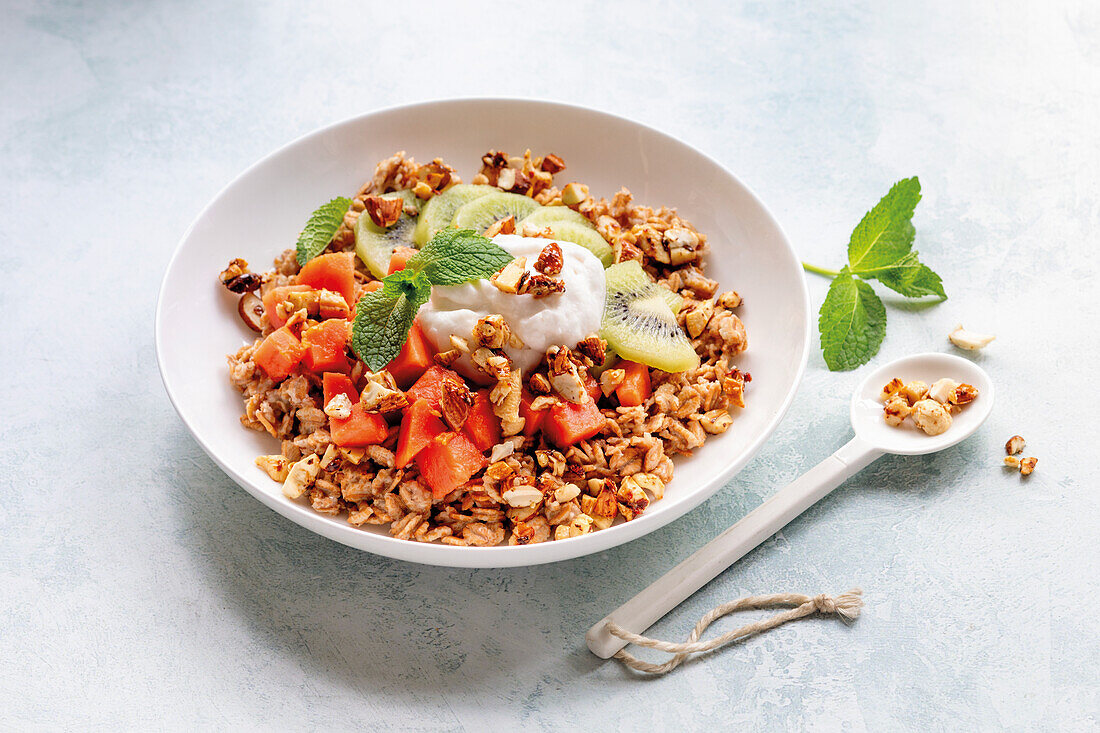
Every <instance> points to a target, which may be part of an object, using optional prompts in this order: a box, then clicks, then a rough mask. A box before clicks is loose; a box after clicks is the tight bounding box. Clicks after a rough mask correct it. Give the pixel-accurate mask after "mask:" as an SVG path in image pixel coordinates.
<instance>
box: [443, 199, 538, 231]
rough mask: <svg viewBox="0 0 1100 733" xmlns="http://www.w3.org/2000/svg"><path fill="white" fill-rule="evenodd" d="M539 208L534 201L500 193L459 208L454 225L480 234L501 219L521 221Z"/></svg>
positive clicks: (475, 200)
mask: <svg viewBox="0 0 1100 733" xmlns="http://www.w3.org/2000/svg"><path fill="white" fill-rule="evenodd" d="M537 208H539V204H538V202H536V201H535V200H534V199H530V198H527V197H526V196H520V195H519V194H518V193H503V192H500V191H498V192H497V193H491V194H489V195H488V196H479V197H478V198H476V199H474V200H473V201H470V202H467V203H465V204H463V205H462V206H460V207H458V210H457V211H455V218H454V221H453V222H452V223H453V224H454V225H455V226H456V227H458V228H459V229H473V230H474V231H475V232H477V233H479V234H480V233H482V232H484V231H485V230H486V229H488V228H489V227H491V226H492V225H493V224H495V223H496V222H498V221H500V220H501V219H507V218H508V217H509V216H514V217H516V221H519V220H520V219H523V218H524V217H526V216H527V215H528V214H530V213H531V212H533V211H534V210H535V209H537Z"/></svg>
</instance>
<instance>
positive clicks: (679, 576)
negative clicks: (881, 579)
mask: <svg viewBox="0 0 1100 733" xmlns="http://www.w3.org/2000/svg"><path fill="white" fill-rule="evenodd" d="M881 455H882V452H881V451H879V450H878V449H876V448H873V447H871V446H870V445H869V444H867V443H865V442H863V441H862V440H860V439H859V438H852V440H850V441H848V443H847V444H845V445H844V446H843V447H842V448H841V449H840V450H838V451H837V452H836V453H834V454H832V455H831V456H829V457H828V458H826V459H825V460H824V461H822V462H821V463H819V464H817V465H816V466H814V467H813V468H811V469H810V470H809V471H807V472H806V473H804V474H802V475H801V476H799V477H798V478H797V479H795V480H794V481H792V482H791V483H789V484H787V485H786V486H785V487H783V488H782V489H780V490H779V491H778V492H776V494H775V495H774V496H772V497H771V498H770V499H768V500H767V501H765V502H764V503H763V504H761V505H760V506H758V507H757V508H756V509H754V510H753V511H751V512H749V514H747V515H746V516H745V517H744V518H743V519H741V520H740V521H739V522H737V523H736V524H734V525H733V526H732V527H730V528H729V529H727V530H726V531H725V532H723V533H722V534H720V535H718V536H717V537H715V538H714V539H713V540H711V541H710V542H708V543H707V544H706V545H704V546H703V547H702V548H700V549H699V550H698V551H696V552H695V554H693V555H692V556H691V557H689V558H687V559H686V560H684V561H683V562H681V563H680V564H679V565H677V566H676V567H674V568H673V569H672V570H670V571H668V572H667V573H665V574H664V575H663V576H661V578H660V579H659V580H657V581H656V582H655V583H653V584H652V585H650V586H649V587H648V588H646V589H645V590H643V591H642V592H641V593H639V594H638V595H636V596H634V597H633V598H631V599H630V600H629V601H627V602H626V603H624V604H623V605H621V606H619V607H618V608H617V609H615V610H614V611H612V612H611V613H609V614H608V615H607V616H604V617H603V619H601V620H600V621H598V622H597V623H596V624H595V625H594V626H592V628H590V629H589V630H588V633H587V634H585V640H586V641H587V642H588V648H589V649H591V650H592V653H593V654H595V655H596V656H598V657H602V658H603V659H607V658H609V657H610V656H612V655H613V654H614V653H615V652H617V651H619V650H620V649H622V648H623V647H624V646H626V642H625V641H623V640H622V639H620V638H619V637H617V636H614V635H612V634H611V632H610V631H608V629H607V623H608V621H614V622H615V623H617V624H618V625H619V626H621V627H622V628H624V629H626V630H627V631H633V632H634V633H637V634H640V633H642V632H643V631H645V630H646V629H648V628H649V627H650V626H651V625H653V623H654V622H656V621H657V620H658V619H660V618H661V617H662V616H664V615H665V614H666V613H668V612H669V611H671V610H672V609H673V608H675V607H676V606H678V605H679V604H680V603H682V602H683V601H684V600H686V599H687V598H688V596H690V595H691V594H692V593H694V592H695V591H697V590H699V589H700V588H702V587H703V586H704V585H706V584H707V583H709V582H710V581H711V580H713V579H714V578H715V577H716V576H717V575H718V574H719V573H721V572H722V571H723V570H725V569H726V568H728V567H729V566H730V565H732V564H733V563H735V562H737V561H738V560H740V559H741V558H742V557H744V556H745V555H746V554H748V553H749V552H750V551H751V550H752V549H753V548H755V547H756V546H757V545H759V544H760V543H761V542H763V541H764V540H766V539H767V538H768V537H771V536H772V535H773V534H775V533H776V532H778V531H779V530H780V529H782V528H783V527H785V526H786V525H787V523H789V522H790V521H791V520H792V519H794V518H795V517H797V516H798V515H799V514H801V513H802V512H804V511H806V510H807V509H809V508H810V507H811V506H813V505H814V504H815V503H817V502H818V501H819V500H820V499H821V498H823V497H824V496H825V495H826V494H828V493H829V492H830V491H832V490H833V489H835V488H836V487H837V486H839V485H840V484H842V483H843V482H844V480H845V479H847V478H848V477H849V476H852V475H853V474H855V473H857V472H859V471H860V470H862V469H863V468H865V467H866V466H867V465H868V464H870V463H871V462H872V461H874V460H875V459H876V458H878V457H879V456H881Z"/></svg>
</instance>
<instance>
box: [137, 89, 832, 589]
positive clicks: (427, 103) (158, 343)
mask: <svg viewBox="0 0 1100 733" xmlns="http://www.w3.org/2000/svg"><path fill="white" fill-rule="evenodd" d="M449 104H523V105H533V106H536V107H540V108H542V109H545V110H558V111H565V112H572V113H583V114H590V115H597V116H600V117H604V118H606V119H609V120H611V121H614V122H617V123H619V124H624V125H626V126H629V127H633V128H637V129H641V130H644V131H646V132H647V133H650V134H652V135H655V136H657V137H658V138H664V139H665V140H666V141H668V142H671V143H674V144H677V145H681V146H683V147H685V148H687V149H688V150H690V151H692V152H693V153H694V154H696V155H699V156H700V157H702V158H703V159H705V160H706V161H708V162H709V163H710V164H711V165H713V166H715V167H716V168H717V169H718V170H720V171H721V172H722V173H724V174H725V175H726V176H728V177H729V178H730V179H732V180H733V181H734V182H735V183H736V184H737V185H738V186H739V187H740V188H741V189H742V190H743V191H744V193H745V194H747V195H748V197H749V199H750V200H751V201H752V203H753V204H754V205H755V206H757V207H758V208H759V210H760V212H761V213H762V214H763V216H764V218H765V219H766V222H767V223H768V224H769V225H770V226H772V227H774V228H775V231H776V232H777V233H778V234H779V239H780V241H781V242H782V244H783V246H784V247H785V248H786V250H787V253H788V254H789V255H790V256H791V258H792V259H793V260H794V261H795V262H798V261H799V259H798V255H797V253H796V252H795V250H794V247H793V246H792V245H791V242H790V239H789V238H788V237H787V233H786V231H785V230H784V229H783V227H782V226H781V225H780V223H779V221H778V219H776V217H775V215H774V214H773V213H772V211H771V209H769V208H768V206H767V205H766V204H765V203H764V202H763V201H762V200H761V199H760V197H759V196H757V195H756V192H755V191H753V189H752V188H751V187H749V186H748V185H747V184H746V183H745V182H744V181H743V180H741V178H739V177H738V176H736V175H734V173H733V172H731V171H730V170H729V169H728V168H726V166H724V165H722V164H721V163H720V162H718V161H717V160H715V159H714V158H712V157H711V156H710V155H707V154H706V153H704V152H703V151H701V150H699V149H698V148H696V147H695V146H693V145H691V144H690V143H688V142H686V141H684V140H682V139H680V138H679V137H677V136H675V135H672V134H671V133H668V132H665V131H663V130H659V129H657V128H655V127H652V126H650V125H646V124H645V123H642V122H638V121H636V120H632V119H630V118H628V117H624V116H622V115H618V114H615V113H611V112H606V111H604V110H601V109H597V108H594V107H589V106H584V105H578V104H570V103H565V102H558V101H553V100H546V99H538V98H529V97H477V96H475V97H447V98H441V99H429V100H423V101H418V102H410V103H403V104H396V105H391V106H388V107H383V108H380V109H376V110H371V111H369V112H364V113H360V114H356V115H352V116H350V117H346V118H344V119H341V120H339V121H337V122H333V123H330V124H327V125H323V126H321V127H318V128H315V129H313V130H311V131H309V132H307V133H305V134H303V135H300V136H298V137H296V138H294V139H292V140H290V141H289V142H287V143H285V144H283V145H280V146H279V147H277V148H276V149H274V150H273V151H271V152H269V153H267V154H266V155H264V156H262V157H261V158H259V159H258V160H256V161H255V162H253V163H252V164H251V165H249V166H247V167H246V168H245V169H244V170H242V171H241V172H240V173H238V174H237V175H236V176H234V177H233V179H232V180H230V181H229V182H228V183H226V184H225V185H224V186H223V187H222V188H221V189H220V190H219V191H218V192H217V194H215V195H214V197H213V198H211V199H210V201H209V202H207V204H206V205H205V206H204V207H203V208H202V210H201V211H200V212H199V213H198V214H197V215H196V216H195V217H194V219H193V220H192V221H191V223H190V224H189V225H188V226H187V228H186V229H185V230H184V232H183V234H182V235H181V236H180V238H179V241H178V242H177V243H176V247H175V250H174V251H173V253H172V256H171V258H170V259H169V260H168V264H167V266H166V268H165V272H164V276H163V277H162V278H161V283H160V289H159V290H158V293H157V303H156V308H155V311H154V323H153V340H154V347H155V348H154V351H155V353H156V360H157V370H158V372H159V373H160V377H161V382H162V383H163V385H164V389H165V392H167V394H168V399H169V402H171V404H172V407H173V409H175V411H176V414H177V415H178V416H179V418H180V419H181V420H182V422H183V423H184V426H185V427H186V428H187V430H188V432H189V433H190V434H191V436H192V437H193V438H194V440H195V441H196V442H197V443H198V444H199V446H200V447H201V448H202V449H203V452H205V453H206V455H207V456H209V457H210V459H211V460H212V461H214V463H215V464H216V465H217V466H218V467H219V468H220V469H221V470H222V471H223V472H224V473H225V474H226V475H227V476H229V477H230V478H232V479H233V480H234V482H236V483H237V484H238V485H239V486H240V487H241V488H243V489H244V490H245V491H247V492H248V493H249V494H250V495H251V496H253V497H254V498H256V499H257V500H259V501H260V502H261V503H262V504H264V505H265V506H267V507H268V508H269V509H272V510H273V511H275V512H276V513H278V514H280V515H281V516H283V517H285V518H286V519H289V520H290V521H292V522H294V523H295V524H298V525H300V526H302V527H304V528H306V529H308V530H310V531H312V532H315V533H317V534H319V535H321V536H323V537H326V538H328V539H331V540H334V541H336V542H339V543H341V544H344V545H347V546H349V547H354V548H355V549H358V550H361V551H365V552H370V553H373V554H378V555H383V556H386V557H391V558H394V559H398V560H405V561H408V562H415V563H420V564H425V565H435V566H445V567H463V568H496V567H519V566H529V565H540V564H545V563H550V562H560V561H563V560H571V559H574V558H577V557H583V556H585V555H590V554H594V553H596V552H601V551H603V550H607V549H610V548H612V547H616V546H618V545H621V544H624V543H626V542H630V541H631V540H634V539H637V538H639V537H642V536H644V535H647V534H649V533H651V532H654V531H656V530H658V529H660V528H661V527H664V526H665V525H667V524H670V523H671V522H673V521H675V520H677V519H679V518H680V517H682V516H683V515H685V514H687V513H688V512H690V511H691V510H693V509H695V508H696V507H698V506H699V505H700V504H702V503H703V502H704V501H706V500H707V499H709V498H710V497H712V496H713V495H714V494H715V493H717V491H718V490H719V489H721V488H722V487H723V486H725V485H726V483H728V482H729V481H730V480H731V479H732V478H733V477H734V476H736V475H737V474H738V473H739V472H740V471H741V470H742V469H743V468H744V467H745V465H746V464H748V462H749V461H751V460H752V459H753V457H755V455H756V454H757V453H758V452H759V451H760V449H761V448H762V447H763V446H764V444H765V443H767V441H768V440H769V439H770V438H771V436H772V435H773V434H774V433H775V430H776V428H777V427H778V426H779V423H780V422H782V420H783V418H784V417H785V416H786V414H787V412H788V410H789V409H790V407H791V404H792V403H793V401H794V397H795V395H796V394H797V392H798V388H799V386H800V385H801V383H802V379H803V378H804V376H805V372H806V366H807V363H808V360H809V354H810V345H811V338H812V331H813V329H812V317H811V310H810V297H809V287H808V285H807V283H806V279H805V278H804V277H799V278H798V282H799V285H800V287H801V295H802V303H803V308H802V311H803V313H802V320H803V325H804V332H805V333H804V337H803V339H802V344H801V349H802V353H801V355H800V358H799V360H798V366H797V370H796V373H795V375H794V379H793V380H792V381H791V383H790V386H789V388H788V390H787V393H786V395H785V396H784V397H783V401H782V403H781V405H780V406H779V409H778V410H776V411H775V413H774V415H773V416H772V418H771V420H770V421H769V422H768V423H767V424H766V426H765V427H764V429H762V430H760V432H759V433H758V434H757V435H756V436H754V437H753V438H752V440H751V442H750V443H749V444H748V445H747V446H746V447H745V449H743V450H742V451H740V456H739V458H737V459H736V460H734V461H733V462H731V463H730V464H728V465H727V466H726V467H725V468H724V469H723V470H722V471H720V472H719V473H717V474H715V475H714V476H712V477H711V478H710V479H708V480H707V481H706V482H704V483H703V484H702V485H701V486H700V487H698V488H696V489H695V490H693V491H692V492H691V494H690V496H689V497H687V498H686V499H685V500H684V501H682V502H681V503H680V504H679V505H678V506H676V507H675V509H671V510H669V511H666V512H663V513H661V514H650V515H643V516H642V517H639V518H638V519H636V520H634V521H632V522H625V523H622V524H619V525H616V526H614V527H610V528H608V529H605V530H601V531H599V532H591V533H589V534H587V535H584V536H582V537H574V538H570V539H565V540H554V541H552V542H544V543H540V544H538V545H520V546H508V545H499V546H495V547H458V546H452V545H442V544H436V543H422V542H411V541H409V540H400V539H397V538H395V537H392V536H390V535H382V534H374V533H369V532H363V531H362V530H359V529H358V528H356V527H353V526H352V525H350V524H346V523H345V524H338V523H336V522H333V521H332V520H331V519H330V518H329V517H327V516H324V515H321V514H319V513H317V512H315V511H313V510H312V509H310V508H309V507H307V506H305V505H302V504H300V503H297V502H290V501H286V500H285V499H284V497H283V496H282V495H281V494H273V493H269V492H266V491H262V490H260V489H258V488H257V487H255V486H254V485H253V482H252V481H251V479H249V478H248V477H246V476H243V475H242V474H240V473H238V472H237V471H236V470H234V469H233V468H232V467H230V466H229V465H227V464H226V463H224V462H222V460H221V459H220V458H219V457H218V455H217V453H216V451H214V450H213V448H212V446H210V445H208V444H207V442H206V441H205V440H204V439H203V437H202V436H200V435H199V434H198V433H196V432H195V430H194V429H193V428H192V426H191V424H190V422H189V421H188V420H187V419H186V418H185V417H184V412H183V410H182V409H181V406H180V402H179V398H178V396H177V394H176V393H175V392H174V390H173V387H172V383H171V381H170V380H169V377H168V373H167V367H166V365H165V354H164V353H163V350H162V334H163V333H164V324H163V319H164V307H165V302H164V295H165V290H166V288H167V287H168V284H169V281H170V279H171V276H172V273H173V271H174V270H175V268H176V265H177V263H178V262H179V260H180V258H181V256H182V254H183V252H184V249H185V248H186V245H187V243H188V241H189V240H190V238H191V235H192V233H193V232H194V230H195V228H196V227H197V226H198V224H199V223H200V222H201V221H203V219H204V218H205V217H206V216H207V214H208V213H209V212H210V210H211V209H212V208H213V207H214V206H215V205H216V204H217V203H218V202H219V201H220V200H221V198H222V197H223V196H224V195H225V194H226V193H227V192H228V191H229V190H231V189H232V188H234V187H235V186H237V185H238V184H239V183H240V181H242V180H243V179H245V178H247V177H248V176H249V175H250V174H251V173H252V172H253V171H254V170H256V169H257V168H260V167H261V166H263V165H264V164H265V163H267V162H268V161H269V160H271V159H273V158H276V157H278V156H280V155H282V154H284V153H285V152H286V151H288V150H290V149H292V148H294V147H297V146H298V145H301V144H303V143H305V142H307V141H309V140H312V139H314V138H319V137H323V136H325V135H328V134H331V133H332V132H333V131H335V130H338V129H340V128H343V127H348V126H356V125H360V124H364V123H368V122H369V120H370V119H371V118H374V117H382V116H385V115H391V114H394V113H403V114H411V113H414V112H415V111H416V110H418V109H423V108H429V107H437V106H441V105H449Z"/></svg>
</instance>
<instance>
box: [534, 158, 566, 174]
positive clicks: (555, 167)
mask: <svg viewBox="0 0 1100 733" xmlns="http://www.w3.org/2000/svg"><path fill="white" fill-rule="evenodd" d="M539 167H540V168H542V170H544V171H546V172H547V173H549V174H550V175H554V174H556V173H561V172H562V171H563V170H565V161H564V160H562V159H561V158H559V157H558V156H556V155H554V154H553V153H547V154H546V157H545V158H543V159H542V164H541V165H540V166H539Z"/></svg>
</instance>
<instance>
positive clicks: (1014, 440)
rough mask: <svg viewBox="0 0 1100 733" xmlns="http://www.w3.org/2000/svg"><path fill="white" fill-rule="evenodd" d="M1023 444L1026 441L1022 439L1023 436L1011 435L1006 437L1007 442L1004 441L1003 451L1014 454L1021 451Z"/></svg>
mask: <svg viewBox="0 0 1100 733" xmlns="http://www.w3.org/2000/svg"><path fill="white" fill-rule="evenodd" d="M1025 445H1027V443H1026V442H1025V441H1024V436H1022V435H1013V436H1012V437H1011V438H1009V439H1008V442H1007V443H1005V453H1006V454H1007V455H1010V456H1014V455H1016V454H1017V453H1019V452H1020V451H1022V450H1023V449H1024V446H1025Z"/></svg>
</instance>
